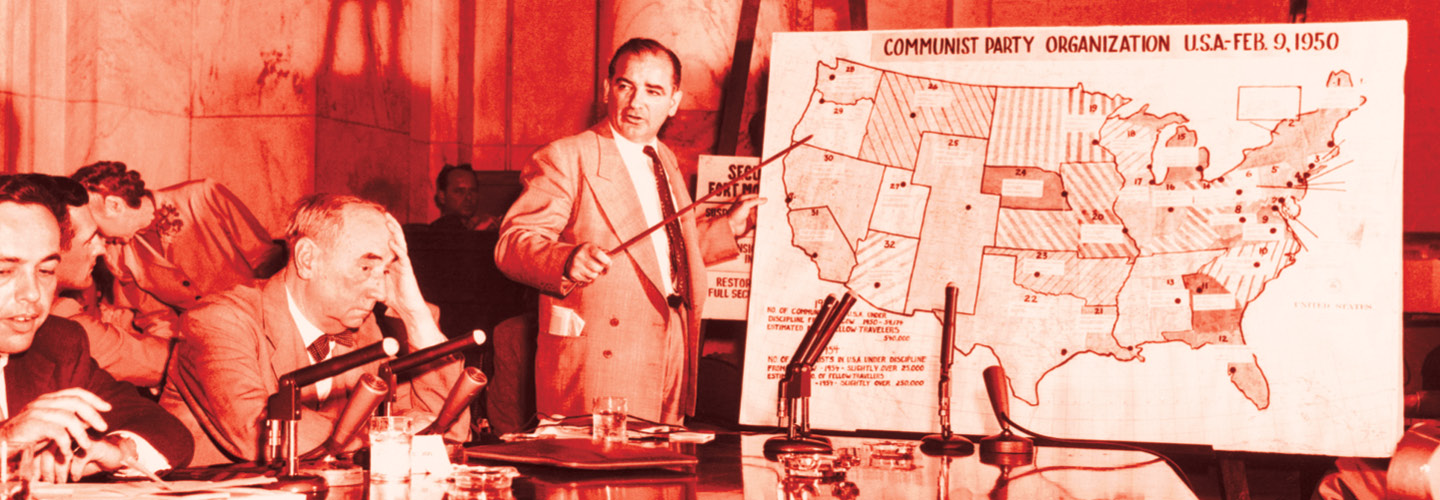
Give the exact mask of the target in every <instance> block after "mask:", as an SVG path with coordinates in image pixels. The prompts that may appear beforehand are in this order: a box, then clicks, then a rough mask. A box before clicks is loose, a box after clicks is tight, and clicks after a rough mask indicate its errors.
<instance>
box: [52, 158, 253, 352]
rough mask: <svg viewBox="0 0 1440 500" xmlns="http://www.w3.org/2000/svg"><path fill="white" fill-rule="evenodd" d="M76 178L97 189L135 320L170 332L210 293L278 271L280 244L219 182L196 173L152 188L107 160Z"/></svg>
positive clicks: (118, 298)
mask: <svg viewBox="0 0 1440 500" xmlns="http://www.w3.org/2000/svg"><path fill="white" fill-rule="evenodd" d="M70 178H72V179H75V180H76V181H79V182H80V184H82V185H84V186H85V189H86V190H87V191H88V192H89V198H90V213H91V215H92V216H94V218H95V222H96V224H97V225H98V226H99V228H100V234H102V235H104V236H105V237H106V238H109V239H110V240H111V241H112V242H113V244H112V245H110V246H109V248H107V249H106V255H105V260H106V262H107V263H108V264H109V265H110V267H111V268H112V269H113V270H114V272H115V277H116V284H115V303H116V305H117V306H120V307H123V308H127V309H129V310H131V311H133V316H134V317H133V318H127V319H131V321H130V323H132V324H124V325H118V326H120V327H121V328H132V327H133V328H137V329H139V330H141V331H143V332H145V333H146V334H148V335H152V336H158V337H163V338H167V339H168V338H170V337H171V336H172V335H173V334H174V332H173V331H172V330H173V328H174V323H175V322H176V321H177V318H178V315H179V314H180V313H183V312H185V311H186V310H189V309H190V308H193V307H195V306H196V305H198V304H199V303H200V300H201V299H203V298H204V297H205V296H207V295H210V294H214V293H220V292H223V291H225V290H229V289H230V288H232V287H234V286H236V285H251V284H254V282H255V280H256V279H260V278H265V277H268V276H267V275H266V273H267V272H273V268H271V266H270V264H271V259H272V258H273V257H275V256H276V255H278V251H279V247H278V246H277V245H275V242H274V240H272V239H271V238H270V233H269V232H267V231H266V230H265V227H264V226H263V225H261V224H260V221H259V220H257V219H256V218H255V215H253V214H251V213H250V209H248V208H246V207H245V204H244V203H241V202H240V199H239V198H237V197H235V195H234V194H232V193H231V192H230V191H229V190H227V189H225V186H222V185H220V184H218V183H216V182H215V181H211V180H194V181H187V182H182V183H180V184H176V185H174V186H170V187H167V188H164V189H159V190H155V191H151V190H150V189H148V188H146V187H145V181H144V180H143V179H141V178H140V173H139V172H136V171H134V170H130V169H129V168H128V167H127V166H126V165H125V164H124V163H121V162H115V161H102V162H96V163H93V164H90V165H86V166H84V167H81V168H80V169H79V170H76V171H75V173H73V174H71V175H70Z"/></svg>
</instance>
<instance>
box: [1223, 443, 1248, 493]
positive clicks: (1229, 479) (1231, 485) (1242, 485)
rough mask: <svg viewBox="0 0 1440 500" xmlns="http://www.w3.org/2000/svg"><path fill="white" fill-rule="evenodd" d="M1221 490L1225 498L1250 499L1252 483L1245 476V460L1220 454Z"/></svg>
mask: <svg viewBox="0 0 1440 500" xmlns="http://www.w3.org/2000/svg"><path fill="white" fill-rule="evenodd" d="M1218 458H1219V460H1220V490H1221V492H1222V493H1223V494H1224V495H1225V500H1250V483H1249V481H1248V480H1247V479H1246V477H1245V460H1244V459H1242V458H1240V457H1239V456H1236V455H1230V454H1220V455H1219V457H1218Z"/></svg>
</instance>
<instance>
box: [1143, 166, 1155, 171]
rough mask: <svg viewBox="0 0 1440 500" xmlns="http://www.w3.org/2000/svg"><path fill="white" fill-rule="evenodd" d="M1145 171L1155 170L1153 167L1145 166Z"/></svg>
mask: <svg viewBox="0 0 1440 500" xmlns="http://www.w3.org/2000/svg"><path fill="white" fill-rule="evenodd" d="M1145 170H1155V165H1146V166H1145Z"/></svg>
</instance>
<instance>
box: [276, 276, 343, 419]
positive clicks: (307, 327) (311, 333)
mask: <svg viewBox="0 0 1440 500" xmlns="http://www.w3.org/2000/svg"><path fill="white" fill-rule="evenodd" d="M285 302H286V303H287V304H289V305H290V317H292V318H295V329H296V330H299V331H300V342H301V347H302V348H304V349H305V357H307V358H310V364H312V365H313V364H315V363H319V362H321V361H325V359H330V357H331V356H334V355H335V349H334V347H335V346H333V345H332V346H330V347H331V349H330V351H329V353H328V354H326V355H325V359H315V355H314V354H311V353H310V349H309V347H310V344H311V343H312V342H315V340H316V339H319V338H320V337H321V336H323V335H325V332H322V331H320V327H317V326H315V324H314V323H311V322H310V320H309V319H307V318H306V317H305V314H303V313H301V312H300V306H297V305H295V297H292V296H291V295H290V288H289V287H286V288H285ZM331 343H334V341H331ZM332 385H334V382H333V381H332V380H331V379H328V378H327V379H325V380H321V381H319V382H316V383H315V394H316V395H318V396H320V400H321V401H324V400H325V398H328V397H330V387H331V386H332Z"/></svg>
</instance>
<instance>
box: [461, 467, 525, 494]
mask: <svg viewBox="0 0 1440 500" xmlns="http://www.w3.org/2000/svg"><path fill="white" fill-rule="evenodd" d="M519 476H520V471H518V470H516V469H515V468H514V467H509V466H499V467H489V466H484V465H457V466H455V470H454V471H453V472H451V473H450V482H451V483H453V484H454V485H455V487H456V488H460V489H467V490H481V489H491V490H499V489H508V488H510V481H511V480H512V479H514V478H516V477H519Z"/></svg>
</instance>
